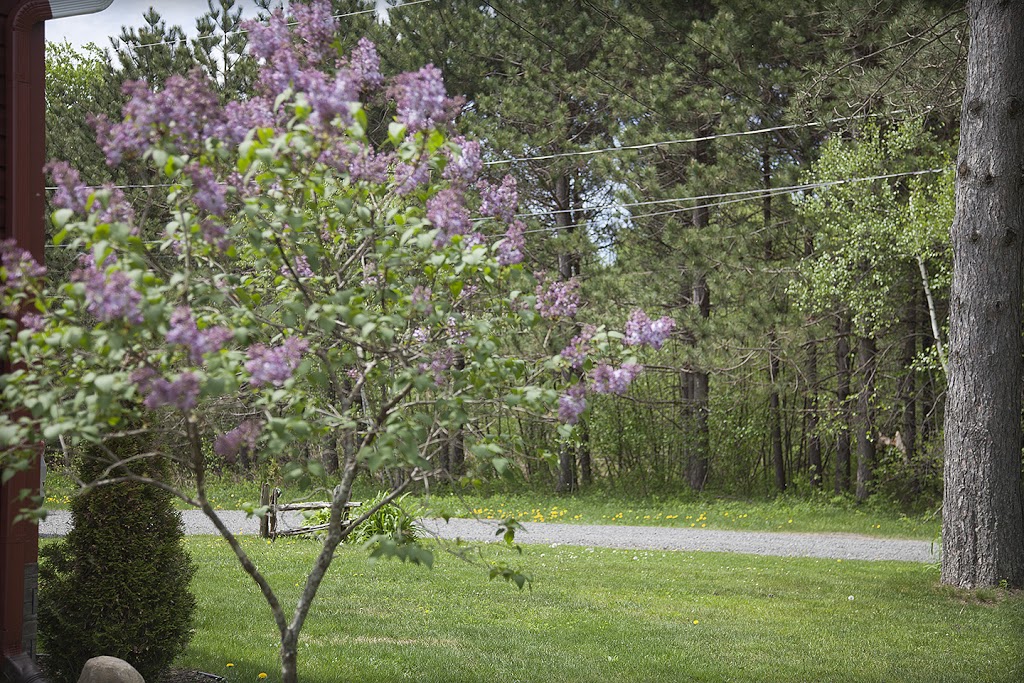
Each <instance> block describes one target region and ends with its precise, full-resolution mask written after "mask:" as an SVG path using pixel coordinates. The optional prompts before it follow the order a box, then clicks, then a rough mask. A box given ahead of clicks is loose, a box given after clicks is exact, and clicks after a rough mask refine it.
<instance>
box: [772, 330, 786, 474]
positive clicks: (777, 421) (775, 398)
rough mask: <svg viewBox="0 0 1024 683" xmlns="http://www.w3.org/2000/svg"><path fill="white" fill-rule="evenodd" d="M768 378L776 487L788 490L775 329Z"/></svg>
mask: <svg viewBox="0 0 1024 683" xmlns="http://www.w3.org/2000/svg"><path fill="white" fill-rule="evenodd" d="M768 380H769V381H770V382H771V390H770V393H769V394H768V420H769V422H770V430H771V442H772V467H773V469H774V470H775V488H776V489H778V490H779V491H780V492H781V491H785V490H786V462H785V460H784V459H783V451H782V414H781V411H780V409H779V389H778V381H779V356H778V353H776V342H775V332H774V330H773V331H772V332H770V333H769V341H768Z"/></svg>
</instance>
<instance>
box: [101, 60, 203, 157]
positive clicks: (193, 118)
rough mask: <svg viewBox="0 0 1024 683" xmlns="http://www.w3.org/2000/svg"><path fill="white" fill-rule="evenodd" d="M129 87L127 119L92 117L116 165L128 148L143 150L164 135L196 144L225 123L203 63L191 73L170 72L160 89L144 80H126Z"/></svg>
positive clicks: (126, 107) (135, 151)
mask: <svg viewBox="0 0 1024 683" xmlns="http://www.w3.org/2000/svg"><path fill="white" fill-rule="evenodd" d="M124 91H125V94H126V95H127V96H128V103H127V104H125V105H124V108H123V110H122V112H123V114H124V120H123V121H122V122H120V123H116V124H111V123H110V122H109V121H108V120H107V119H106V118H105V117H103V116H100V117H95V118H94V119H93V125H94V127H95V128H96V133H97V139H98V140H99V141H100V145H101V146H102V147H103V152H104V153H105V154H106V157H107V163H108V164H110V165H112V166H113V165H115V164H118V163H120V161H121V159H122V158H123V157H124V156H125V155H126V154H129V155H131V154H142V152H144V151H145V149H146V148H147V147H148V146H149V145H150V144H151V143H154V142H156V141H157V140H158V139H159V138H160V137H161V136H162V135H169V136H171V137H173V138H174V139H175V140H176V141H177V142H178V143H179V144H182V145H184V146H185V147H186V148H188V149H191V148H193V147H195V146H196V145H197V144H199V143H201V142H202V141H203V140H205V139H206V137H207V136H208V135H209V134H210V133H211V132H212V131H213V130H215V129H216V128H217V127H218V126H220V125H223V113H222V107H221V106H220V100H219V98H218V97H217V93H216V90H215V88H214V85H213V83H212V82H211V81H210V79H209V78H208V77H206V76H205V75H204V74H203V73H202V71H200V70H199V69H194V70H193V71H191V72H190V73H189V74H188V76H187V77H186V76H179V75H174V76H171V77H170V78H168V79H167V82H166V84H165V85H164V88H163V90H160V91H158V92H154V91H152V90H150V89H149V87H148V86H147V85H146V83H145V82H143V81H131V82H128V83H126V84H125V86H124Z"/></svg>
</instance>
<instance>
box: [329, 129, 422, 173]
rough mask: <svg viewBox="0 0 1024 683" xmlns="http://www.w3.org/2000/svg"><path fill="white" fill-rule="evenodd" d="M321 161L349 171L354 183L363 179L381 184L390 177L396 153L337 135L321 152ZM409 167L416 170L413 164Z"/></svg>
mask: <svg viewBox="0 0 1024 683" xmlns="http://www.w3.org/2000/svg"><path fill="white" fill-rule="evenodd" d="M331 143H333V144H331ZM319 161H320V162H321V163H323V164H325V165H327V166H330V167H332V168H335V169H337V170H339V171H341V172H342V173H348V176H349V179H350V180H351V181H352V182H353V183H357V182H359V181H363V182H367V183H371V184H381V183H384V182H385V181H387V179H388V170H389V168H390V166H391V164H392V163H393V162H394V155H393V154H392V153H390V152H382V153H377V152H375V151H374V150H373V149H372V148H371V147H370V146H368V145H361V144H355V143H353V142H352V141H351V140H349V139H348V138H346V137H344V136H335V137H333V138H332V139H331V140H330V141H329V144H328V146H327V147H325V148H324V150H323V152H321V154H320V159H319ZM408 169H409V172H410V173H411V172H412V171H413V170H414V169H413V167H411V166H410V167H408ZM413 182H415V181H413Z"/></svg>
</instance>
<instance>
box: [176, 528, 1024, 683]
mask: <svg viewBox="0 0 1024 683" xmlns="http://www.w3.org/2000/svg"><path fill="white" fill-rule="evenodd" d="M245 543H246V546H247V548H248V549H249V550H250V551H251V552H252V554H253V556H254V559H255V560H256V562H257V564H258V566H259V567H260V568H261V570H262V571H264V572H265V573H266V574H267V575H268V576H269V578H270V580H271V582H272V584H273V585H274V586H275V588H276V589H277V590H279V591H280V593H281V594H282V595H283V597H284V602H285V604H289V605H290V604H294V601H295V600H296V598H297V595H298V592H299V584H300V582H301V580H302V577H303V575H304V574H303V572H304V570H305V569H306V568H308V567H309V566H310V563H311V560H312V558H313V556H314V554H315V552H316V551H317V549H318V547H319V546H317V545H316V544H315V542H311V541H293V542H290V543H288V542H278V543H276V544H275V545H272V546H271V545H267V544H266V543H265V542H260V541H258V540H256V539H247V540H246V541H245ZM188 547H189V550H190V551H191V552H192V554H193V556H194V558H195V559H196V560H197V562H198V565H199V567H200V569H199V573H198V576H197V577H196V580H195V582H194V584H193V587H194V590H195V592H196V594H197V596H198V601H199V621H198V624H197V631H196V634H195V637H194V638H193V640H192V643H191V645H190V646H189V649H188V650H187V651H186V653H185V654H184V655H183V656H182V657H181V658H180V661H179V665H180V666H183V667H187V668H195V669H200V670H203V671H207V672H210V673H215V674H219V675H222V676H227V679H228V681H232V682H236V681H253V682H255V681H258V680H259V679H258V676H259V674H260V673H261V672H265V673H267V674H268V675H269V678H268V680H270V681H273V680H277V679H278V678H279V673H278V672H279V668H278V663H277V636H276V634H275V631H274V627H273V622H272V620H271V617H270V612H269V609H268V608H267V607H266V606H265V604H264V602H263V599H262V597H261V596H260V595H259V594H258V592H257V589H256V587H255V585H254V584H253V583H252V581H251V580H250V579H249V578H248V577H247V576H245V575H244V574H243V572H242V570H241V568H240V567H239V566H238V565H237V562H236V561H235V560H234V558H233V556H232V555H231V554H230V552H229V551H228V550H227V548H226V546H225V545H224V544H223V543H222V542H221V541H219V540H217V539H215V538H212V537H193V538H191V539H189V540H188ZM436 556H437V560H436V563H435V567H434V569H433V570H427V569H425V568H422V567H414V566H410V565H402V564H398V563H395V562H380V563H376V564H370V563H368V562H367V559H366V553H365V551H362V550H360V549H358V548H350V547H343V548H342V549H341V550H340V552H339V555H338V557H337V560H336V562H335V564H334V566H333V567H332V568H331V570H330V572H329V574H328V577H327V579H326V580H325V583H324V585H323V586H322V588H321V592H320V595H319V596H318V598H317V602H316V603H315V604H314V607H313V610H312V613H311V615H310V618H309V620H308V621H307V623H306V627H305V630H304V632H303V635H302V640H301V642H300V646H299V647H300V661H299V667H300V669H299V676H300V680H302V681H307V682H308V683H336V682H338V681H367V682H368V681H380V682H383V681H403V680H415V681H438V682H442V681H443V682H448V681H466V682H470V681H538V682H540V681H543V682H557V681H571V682H572V683H584V682H586V681H595V682H597V681H600V682H602V683H605V682H607V681H620V682H622V683H628V682H632V681H639V682H647V681H666V682H672V683H676V682H677V681H757V682H764V681H783V682H784V681H801V682H807V681H815V682H817V681H878V682H882V681H887V682H888V681H900V682H906V681H911V682H912V681H920V682H921V683H934V682H936V681H970V682H972V683H980V682H983V681H996V682H1006V683H1016V682H1019V681H1021V680H1024V662H1022V657H1024V654H1022V653H1024V595H1021V594H1016V595H1013V594H1007V593H1005V592H1002V591H986V592H981V593H978V594H966V593H961V592H958V591H953V590H949V589H946V588H942V587H939V586H938V585H937V582H938V570H937V569H936V568H935V567H933V566H929V565H923V564H912V563H899V562H851V561H839V562H837V561H835V560H820V559H783V558H767V557H756V556H749V555H731V554H720V553H674V552H664V553H663V552H636V551H624V550H610V549H599V548H593V549H592V548H578V547H568V546H560V547H557V548H549V547H543V546H534V547H528V548H526V552H525V555H524V556H523V557H522V559H521V560H514V561H521V562H522V563H523V565H524V568H525V569H526V570H527V571H529V572H530V573H532V575H533V578H534V582H533V587H532V590H526V591H522V592H520V591H518V590H516V589H515V588H514V587H513V586H511V585H508V584H505V583H500V582H488V581H487V578H486V574H485V573H484V571H483V570H482V569H480V568H478V567H474V566H469V565H467V564H465V563H463V562H462V561H460V560H458V559H456V558H453V557H450V556H448V555H446V554H443V553H437V555H436ZM506 557H507V556H506ZM517 557H518V556H517ZM229 663H230V664H232V665H233V666H230V667H229V666H228V664H229Z"/></svg>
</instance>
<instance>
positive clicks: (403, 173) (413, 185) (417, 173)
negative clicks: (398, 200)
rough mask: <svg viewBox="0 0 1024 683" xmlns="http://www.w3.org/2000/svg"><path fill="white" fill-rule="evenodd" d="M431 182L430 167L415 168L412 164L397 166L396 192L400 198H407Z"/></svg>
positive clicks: (420, 165)
mask: <svg viewBox="0 0 1024 683" xmlns="http://www.w3.org/2000/svg"><path fill="white" fill-rule="evenodd" d="M429 181H430V167H429V166H427V165H426V164H419V165H417V166H413V165H411V164H398V165H397V166H395V192H396V193H397V194H398V196H400V197H405V196H407V195H410V194H412V193H413V192H415V191H416V189H417V188H419V187H421V186H422V185H426V184H427V182H429Z"/></svg>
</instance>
